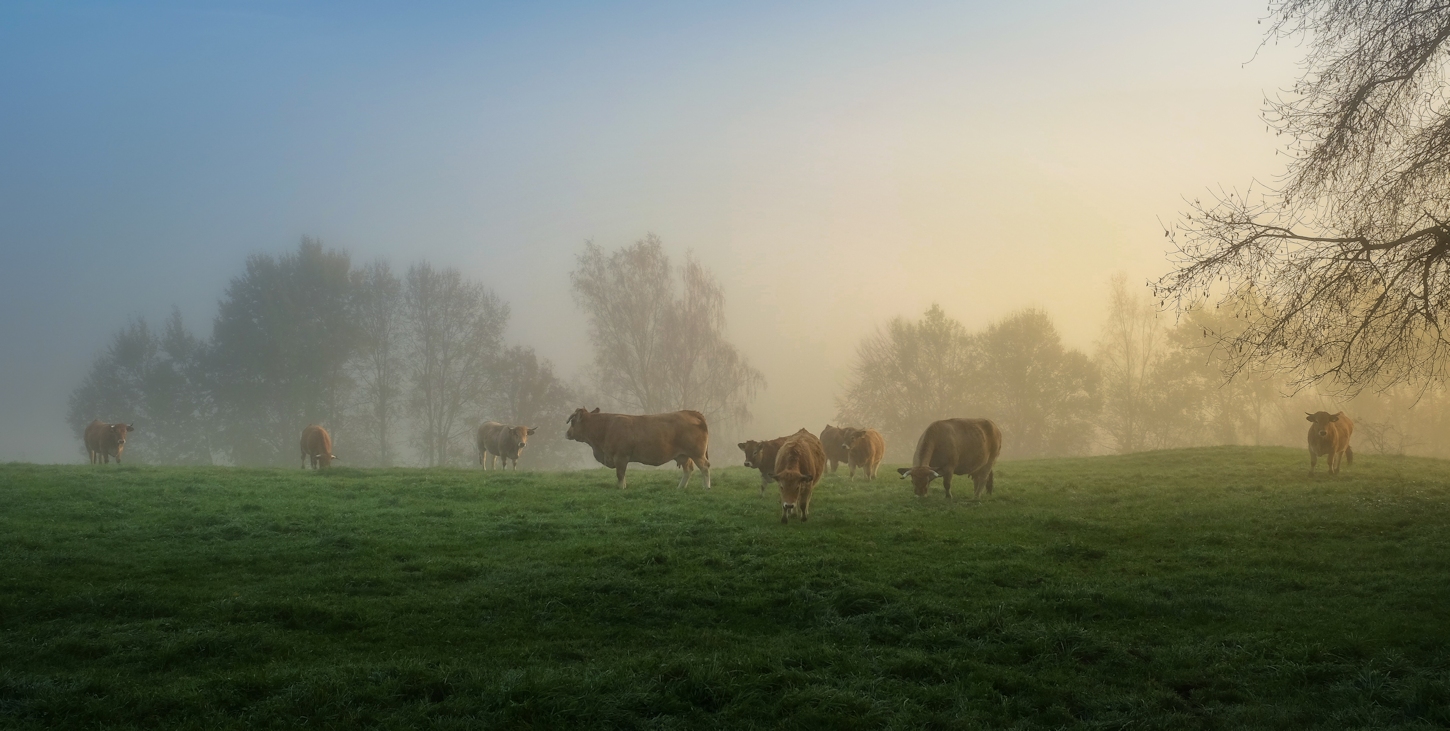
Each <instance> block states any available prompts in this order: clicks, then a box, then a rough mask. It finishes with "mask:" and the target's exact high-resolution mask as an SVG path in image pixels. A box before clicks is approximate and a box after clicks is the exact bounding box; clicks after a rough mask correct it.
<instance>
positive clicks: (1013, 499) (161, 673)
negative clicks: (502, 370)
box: [0, 447, 1450, 729]
mask: <svg viewBox="0 0 1450 731" xmlns="http://www.w3.org/2000/svg"><path fill="white" fill-rule="evenodd" d="M1306 462H1307V460H1306V459H1305V458H1304V455H1302V454H1301V453H1300V452H1299V451H1295V450H1284V449H1251V448H1238V447H1223V448H1212V449H1196V450H1182V451H1170V452H1154V453H1147V454H1139V455H1130V456H1124V457H1100V458H1090V459H1062V460H1038V461H1022V462H1012V463H1008V464H1005V465H1003V468H1002V469H1001V470H999V471H998V476H997V494H996V495H995V496H992V497H985V498H984V499H982V500H980V501H973V500H971V499H970V498H968V499H962V498H961V497H960V496H959V497H958V499H956V500H955V501H951V502H948V501H946V500H945V499H943V498H942V496H941V492H940V490H939V489H937V490H934V491H933V492H932V494H931V495H930V496H929V497H928V498H926V499H920V500H918V499H916V498H914V497H912V496H911V491H910V488H909V486H905V485H904V484H903V483H901V482H900V481H898V480H895V479H887V478H885V477H883V478H882V479H879V480H877V481H876V482H871V483H867V482H855V483H851V482H848V481H846V480H844V479H843V478H842V477H841V476H832V477H828V478H827V479H826V480H825V481H824V482H823V483H822V485H821V487H820V488H819V489H818V492H817V496H816V498H815V499H814V500H813V502H812V516H811V521H810V522H808V523H805V524H800V523H792V524H790V525H788V526H782V525H780V524H779V522H778V521H777V517H778V514H779V506H778V505H777V504H776V503H777V501H776V500H775V499H774V496H773V495H772V494H770V493H767V495H766V496H765V497H761V496H760V495H759V489H758V488H759V478H758V475H757V474H756V473H754V472H753V471H748V470H745V469H743V468H732V469H719V470H717V471H716V473H715V474H716V479H715V489H713V490H711V491H709V492H705V491H703V490H701V489H700V488H699V481H698V479H697V480H696V481H695V482H694V483H693V485H692V486H691V487H690V488H688V489H686V490H677V489H675V487H674V484H675V480H676V476H675V473H673V472H672V471H670V470H646V469H639V470H633V471H632V472H631V479H630V487H629V488H628V489H626V490H624V491H618V490H615V489H613V482H614V481H613V475H612V472H609V471H606V470H602V469H600V470H586V471H579V472H570V473H517V474H514V473H510V474H508V475H502V474H498V473H484V472H481V471H478V470H449V469H439V470H403V469H399V470H359V469H349V468H337V469H333V470H330V471H324V472H303V471H301V470H254V469H224V468H155V467H140V466H130V465H128V466H124V467H121V468H116V467H115V466H110V467H105V466H91V465H85V466H74V467H69V466H59V467H58V466H35V465H25V464H8V465H0V500H3V501H4V504H5V506H6V508H5V510H4V511H0V726H3V727H7V728H37V729H38V728H61V727H85V726H104V727H108V728H157V727H170V728H254V727H263V726H296V725H302V724H307V725H315V726H320V727H330V728H342V727H366V726H389V727H425V726H426V727H430V728H441V729H453V728H458V729H463V728H478V727H529V728H556V727H591V728H597V727H621V728H645V727H647V728H741V727H744V728H752V727H772V728H773V727H791V728H831V729H839V728H844V729H851V728H903V729H904V728H913V729H914V728H921V727H932V728H937V727H939V728H980V727H991V728H995V727H1021V728H1057V727H1064V726H1088V727H1125V726H1140V727H1155V728H1162V727H1172V728H1188V729H1196V728H1202V729H1210V728H1286V727H1348V726H1356V727H1371V726H1372V727H1395V728H1438V727H1444V726H1447V725H1450V629H1447V625H1450V623H1447V622H1445V621H1444V620H1445V607H1447V606H1450V550H1447V548H1450V530H1447V529H1450V469H1447V467H1450V464H1447V463H1444V462H1438V461H1433V460H1425V459H1414V458H1391V457H1378V458H1376V457H1362V458H1361V459H1360V460H1358V461H1357V463H1356V464H1355V465H1354V466H1353V467H1350V468H1346V470H1345V471H1344V473H1343V474H1341V475H1339V476H1338V477H1336V478H1329V477H1327V476H1324V475H1320V476H1317V477H1315V478H1310V477H1309V476H1308V475H1307V474H1306V472H1307V464H1306ZM882 474H883V476H884V475H887V474H889V471H888V470H883V471H882Z"/></svg>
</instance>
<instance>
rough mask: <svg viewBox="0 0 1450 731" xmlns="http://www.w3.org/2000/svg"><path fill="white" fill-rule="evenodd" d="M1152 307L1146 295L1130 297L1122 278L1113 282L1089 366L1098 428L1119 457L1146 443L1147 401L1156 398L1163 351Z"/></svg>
mask: <svg viewBox="0 0 1450 731" xmlns="http://www.w3.org/2000/svg"><path fill="white" fill-rule="evenodd" d="M1156 305H1157V303H1156V302H1154V301H1153V300H1151V299H1149V298H1148V297H1147V296H1146V293H1143V294H1134V293H1133V292H1132V291H1131V290H1130V289H1129V287H1128V279H1127V277H1126V276H1124V275H1121V274H1120V275H1117V276H1114V277H1113V279H1112V283H1111V291H1110V294H1109V298H1108V319H1107V321H1106V322H1105V323H1104V324H1103V330H1102V334H1101V335H1100V336H1099V337H1098V342H1097V351H1096V353H1095V355H1096V357H1095V361H1096V363H1097V367H1098V372H1099V373H1101V374H1102V397H1103V413H1102V419H1101V424H1102V429H1103V431H1104V432H1105V434H1106V435H1107V437H1108V440H1109V442H1110V444H1111V446H1112V448H1113V449H1114V450H1115V451H1117V452H1119V453H1127V452H1136V451H1138V450H1140V449H1143V448H1144V445H1146V444H1147V443H1148V442H1149V441H1150V437H1149V433H1148V432H1149V431H1150V429H1151V428H1152V424H1151V422H1152V413H1153V411H1154V410H1155V409H1154V406H1155V404H1154V403H1153V402H1154V400H1155V399H1156V398H1157V397H1159V396H1161V395H1162V390H1161V388H1155V386H1161V385H1162V384H1160V383H1156V382H1155V381H1157V380H1158V379H1159V373H1158V371H1159V369H1160V368H1161V366H1162V364H1163V361H1164V359H1165V358H1166V357H1167V349H1166V348H1165V347H1164V346H1165V343H1164V336H1165V333H1164V332H1163V327H1162V326H1161V325H1160V324H1159V321H1158V308H1157V306H1156Z"/></svg>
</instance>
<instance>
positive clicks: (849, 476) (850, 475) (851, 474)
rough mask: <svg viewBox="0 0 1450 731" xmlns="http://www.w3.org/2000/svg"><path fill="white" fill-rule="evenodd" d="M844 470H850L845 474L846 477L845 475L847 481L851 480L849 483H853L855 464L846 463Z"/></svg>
mask: <svg viewBox="0 0 1450 731" xmlns="http://www.w3.org/2000/svg"><path fill="white" fill-rule="evenodd" d="M846 469H847V470H850V472H849V473H847V475H846V479H847V480H851V481H855V479H856V463H855V462H848V463H846Z"/></svg>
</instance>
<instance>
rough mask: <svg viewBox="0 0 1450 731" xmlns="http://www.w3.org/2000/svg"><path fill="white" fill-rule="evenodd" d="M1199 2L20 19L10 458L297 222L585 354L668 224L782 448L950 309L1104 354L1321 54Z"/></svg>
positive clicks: (8, 113)
mask: <svg viewBox="0 0 1450 731" xmlns="http://www.w3.org/2000/svg"><path fill="white" fill-rule="evenodd" d="M1197 5H1205V4H1178V3H1154V2H1128V3H1114V4H1105V3H1088V2H1047V3H1041V4H1026V3H930V2H924V3H918V2H891V3H864V2H856V3H850V2H832V3H824V2H820V3H793V4H786V5H783V4H779V3H755V4H751V3H738V2H732V3H689V4H663V3H656V4H649V3H612V4H601V3H552V4H549V3H529V4H522V3H520V4H508V5H504V4H498V5H489V4H478V3H461V2H460V3H360V2H349V3H290V2H289V3H283V2H164V3H163V2H157V3H144V2H143V3H98V2H92V3H82V2H24V1H23V0H22V1H21V2H9V3H6V4H5V5H4V6H3V7H0V306H3V307H4V310H5V312H6V315H5V316H4V317H3V318H0V370H3V373H4V376H5V377H4V378H3V379H0V413H3V414H5V415H6V417H7V418H5V419H0V460H8V459H33V460H46V461H48V460H70V459H74V458H76V454H77V448H76V447H75V445H74V444H72V443H71V442H72V441H74V440H73V437H72V436H71V435H70V433H69V431H68V430H67V429H66V427H65V425H64V423H63V421H62V420H63V416H64V411H65V398H66V396H67V394H68V393H69V391H70V390H71V388H73V387H74V386H75V385H76V384H77V383H78V382H79V380H80V378H81V377H82V376H83V375H84V372H85V369H86V368H87V366H88V365H89V363H90V361H91V359H92V358H94V357H95V355H96V354H97V353H98V352H99V351H100V350H101V349H102V348H103V347H104V344H105V342H106V340H107V338H108V337H109V335H110V333H112V332H114V331H115V330H116V329H118V328H119V327H121V326H122V325H124V324H125V322H126V321H127V320H128V319H130V318H133V317H142V316H144V317H147V318H148V319H150V320H152V321H159V320H160V318H162V317H164V315H165V314H166V312H167V311H168V310H169V308H170V307H171V306H172V305H177V306H179V307H181V309H182V311H183V313H184V315H185V316H186V319H187V323H188V325H189V326H190V327H191V328H192V329H193V330H194V331H196V332H197V333H199V334H201V335H206V334H208V333H209V332H210V324H211V319H212V317H213V316H214V314H215V305H216V299H217V298H218V297H219V296H220V294H221V291H222V288H223V287H224V286H225V284H226V282H227V280H228V279H229V278H230V277H231V276H233V275H235V274H236V273H237V272H238V271H240V268H241V265H242V262H243V260H244V259H245V257H246V256H247V255H248V254H250V253H254V252H259V251H265V252H280V251H284V250H288V249H290V248H292V247H294V246H295V245H296V242H297V241H298V240H299V239H300V238H301V237H302V236H303V235H312V236H318V237H321V238H322V239H323V240H324V241H325V242H327V243H328V244H330V245H333V246H338V247H342V248H346V249H347V250H349V251H350V252H352V253H353V255H354V257H355V259H356V260H358V261H366V260H368V259H372V258H374V257H385V258H388V259H390V260H391V261H392V262H393V263H394V265H395V266H404V267H405V266H406V265H407V264H408V263H410V262H412V261H416V260H418V259H421V258H427V259H429V260H431V261H433V262H434V263H435V264H439V265H448V266H458V267H460V268H462V269H463V270H464V271H465V272H466V273H467V274H469V275H470V276H473V277H476V278H478V279H480V280H482V281H484V282H485V283H487V284H488V285H489V286H491V287H493V288H495V289H496V290H497V291H498V292H499V294H500V295H501V296H503V297H504V298H505V299H507V300H508V301H510V302H511V303H512V304H513V307H514V311H515V313H516V314H515V318H514V322H513V326H512V327H511V329H510V338H511V339H512V340H513V341H515V342H520V343H526V344H531V345H534V346H536V347H538V348H539V350H540V351H541V352H542V353H544V354H545V355H548V356H549V357H551V358H553V359H555V360H556V361H557V362H558V363H559V365H560V367H561V369H562V370H563V371H565V372H566V373H576V372H578V371H579V370H580V369H581V368H582V367H583V366H584V365H585V363H586V361H587V356H588V354H587V351H586V350H585V343H584V339H583V334H584V329H583V319H582V317H581V316H580V315H579V313H578V312H576V311H575V310H574V309H573V304H572V302H571V301H570V299H569V295H568V290H567V273H568V270H569V267H570V265H571V263H572V261H573V257H574V255H575V253H577V251H578V250H579V247H580V245H581V243H582V242H583V241H584V240H586V239H593V240H595V241H597V242H599V243H601V244H605V245H617V244H624V243H628V242H630V241H632V240H634V239H636V238H639V237H640V236H642V235H644V234H645V233H646V232H649V231H653V232H655V233H657V234H659V235H660V236H662V237H663V238H664V240H665V241H666V244H667V245H669V246H670V247H671V249H672V250H673V251H674V252H676V253H677V254H679V255H683V254H684V252H686V251H687V250H688V251H693V252H694V253H695V254H696V255H697V256H699V257H700V258H701V260H702V261H704V262H705V263H706V264H707V265H708V266H710V267H711V268H712V269H713V270H714V271H716V273H717V274H718V275H719V276H720V278H721V279H722V281H723V282H724V284H725V286H726V292H727V296H728V297H729V298H730V303H731V304H730V317H731V326H732V331H733V332H734V333H735V334H736V341H737V343H738V344H739V345H740V347H741V348H742V350H744V351H745V353H746V355H747V356H748V357H750V358H751V359H752V361H754V362H755V363H756V364H757V365H758V366H759V367H760V368H761V369H762V370H763V371H764V372H765V374H766V376H767V377H768V378H769V379H770V381H771V384H772V386H771V389H770V390H769V391H767V393H766V394H765V396H764V397H763V398H762V402H761V403H760V404H758V405H757V411H758V412H759V413H760V421H759V423H760V425H761V428H762V429H764V430H766V431H771V432H772V433H773V432H774V431H780V433H786V432H785V431H783V430H793V429H794V428H797V427H798V426H800V425H802V424H805V425H807V426H811V428H819V426H820V424H817V423H816V422H820V423H824V420H825V419H828V418H829V417H830V416H831V415H832V414H833V413H834V404H833V402H832V400H831V398H832V396H833V393H834V391H835V390H836V388H837V386H838V385H839V383H840V381H841V379H843V378H844V376H845V373H846V370H847V368H848V366H849V362H850V358H851V354H852V353H853V352H854V348H855V345H856V343H857V342H859V341H860V339H861V338H862V337H863V336H865V335H866V334H868V333H869V332H870V331H871V330H872V329H874V328H875V327H876V326H877V325H879V324H880V323H881V322H882V321H884V320H886V319H888V318H890V317H892V316H895V315H909V316H915V315H917V314H919V313H920V312H921V311H922V310H924V309H925V308H926V306H927V305H928V304H929V303H930V302H932V301H940V302H941V303H942V304H943V306H944V307H946V309H947V311H948V312H949V313H951V314H952V315H954V316H956V317H958V318H959V319H962V320H963V321H964V322H966V323H967V324H968V325H970V326H973V327H977V326H980V325H983V324H985V323H986V322H989V321H991V320H992V319H995V318H997V317H1000V316H1002V315H1004V314H1007V313H1008V312H1011V311H1013V310H1015V309H1019V308H1021V307H1024V306H1041V307H1044V308H1046V309H1047V310H1048V311H1049V313H1051V314H1052V315H1053V316H1054V318H1056V319H1057V321H1058V323H1059V325H1060V326H1061V327H1062V328H1063V330H1064V332H1065V334H1066V335H1067V337H1068V339H1069V340H1070V341H1071V342H1073V343H1074V344H1076V345H1078V346H1079V347H1084V348H1086V347H1089V346H1090V345H1091V342H1092V339H1093V337H1094V336H1095V328H1096V323H1097V321H1098V320H1099V319H1100V318H1101V316H1102V312H1103V301H1104V299H1105V296H1106V288H1107V280H1108V277H1110V276H1111V275H1112V274H1113V273H1114V272H1119V271H1123V272H1127V273H1129V274H1130V276H1132V277H1134V278H1135V279H1138V280H1141V279H1145V278H1147V277H1150V276H1153V275H1155V274H1157V273H1158V272H1161V271H1162V269H1163V257H1162V254H1163V251H1162V240H1161V229H1160V228H1159V227H1158V219H1159V218H1160V217H1161V218H1165V219H1166V218H1171V217H1172V216H1173V215H1174V214H1175V213H1176V212H1177V210H1178V209H1179V208H1180V207H1181V197H1182V196H1183V195H1194V194H1197V193H1198V192H1199V191H1202V190H1203V189H1204V188H1207V187H1210V186H1217V185H1219V184H1224V185H1243V184H1245V183H1247V182H1248V181H1249V180H1250V179H1252V178H1254V177H1259V178H1261V179H1265V178H1271V177H1272V175H1273V174H1274V172H1275V171H1276V170H1277V167H1276V165H1277V164H1278V163H1276V161H1275V160H1274V157H1273V150H1274V143H1275V140H1274V139H1273V137H1272V135H1269V134H1266V133H1265V132H1264V130H1263V123H1262V122H1261V121H1259V119H1258V116H1257V115H1258V110H1259V106H1260V101H1261V99H1262V96H1263V94H1264V93H1265V92H1270V93H1271V92H1272V91H1273V90H1274V89H1276V88H1279V87H1283V86H1287V85H1288V84H1289V83H1290V81H1291V80H1292V76H1293V72H1294V67H1293V61H1294V59H1295V51H1296V49H1294V48H1270V49H1267V50H1266V51H1265V52H1264V53H1261V54H1259V56H1258V58H1256V59H1255V60H1254V61H1253V62H1252V63H1248V64H1245V62H1247V61H1249V60H1250V59H1251V58H1253V57H1254V56H1255V52H1256V49H1257V47H1258V41H1259V38H1260V34H1261V32H1262V30H1263V27H1262V26H1260V25H1258V24H1257V23H1256V22H1255V21H1256V20H1257V19H1258V18H1259V17H1260V16H1261V15H1262V13H1263V5H1262V3H1249V2H1228V3H1218V4H1207V5H1212V7H1198V6H1197ZM786 272H791V273H792V274H791V275H790V276H787V275H786V274H785V273H786ZM802 273H810V274H811V275H812V276H810V277H808V278H804V279H803V278H802V277H801V274H802ZM787 282H793V283H794V284H790V283H787ZM802 282H805V283H804V284H802Z"/></svg>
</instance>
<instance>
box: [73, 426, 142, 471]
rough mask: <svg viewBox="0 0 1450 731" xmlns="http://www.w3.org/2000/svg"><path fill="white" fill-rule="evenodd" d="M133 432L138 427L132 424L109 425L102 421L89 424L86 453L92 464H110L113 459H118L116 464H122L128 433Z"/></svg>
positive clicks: (87, 427) (86, 433)
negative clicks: (122, 453)
mask: <svg viewBox="0 0 1450 731" xmlns="http://www.w3.org/2000/svg"><path fill="white" fill-rule="evenodd" d="M133 431H136V427H134V426H131V425H130V424H107V423H105V422H103V421H101V420H100V419H96V420H95V421H92V422H91V423H89V424H87V425H86V432H85V441H86V453H87V454H89V455H90V457H91V464H102V463H104V464H110V463H111V458H112V457H115V458H116V464H121V452H124V451H126V433H127V432H133Z"/></svg>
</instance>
